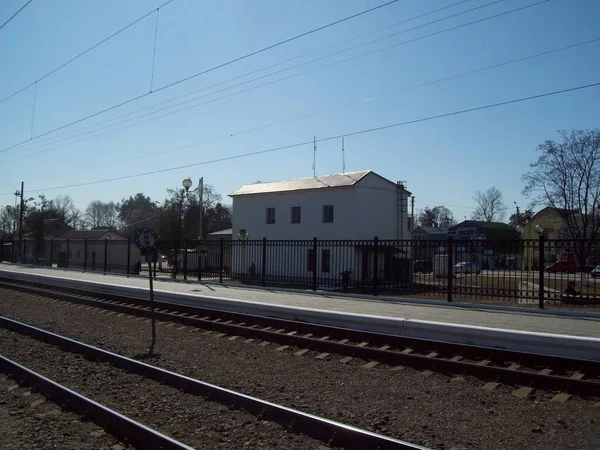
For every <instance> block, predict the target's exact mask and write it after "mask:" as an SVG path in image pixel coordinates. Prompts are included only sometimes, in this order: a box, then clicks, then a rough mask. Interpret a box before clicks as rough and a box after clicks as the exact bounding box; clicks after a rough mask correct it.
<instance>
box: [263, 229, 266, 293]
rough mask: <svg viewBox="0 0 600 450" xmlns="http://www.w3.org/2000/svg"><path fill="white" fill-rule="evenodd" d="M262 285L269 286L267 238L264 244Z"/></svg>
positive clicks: (264, 239)
mask: <svg viewBox="0 0 600 450" xmlns="http://www.w3.org/2000/svg"><path fill="white" fill-rule="evenodd" d="M262 285H263V287H265V286H266V285H267V238H266V237H264V238H263V242H262Z"/></svg>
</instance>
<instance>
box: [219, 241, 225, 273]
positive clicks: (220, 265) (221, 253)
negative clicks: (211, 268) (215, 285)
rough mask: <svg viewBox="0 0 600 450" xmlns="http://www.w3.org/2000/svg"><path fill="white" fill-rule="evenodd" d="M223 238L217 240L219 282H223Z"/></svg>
mask: <svg viewBox="0 0 600 450" xmlns="http://www.w3.org/2000/svg"><path fill="white" fill-rule="evenodd" d="M224 242H225V240H224V239H223V238H221V240H220V241H219V283H221V284H223V245H224Z"/></svg>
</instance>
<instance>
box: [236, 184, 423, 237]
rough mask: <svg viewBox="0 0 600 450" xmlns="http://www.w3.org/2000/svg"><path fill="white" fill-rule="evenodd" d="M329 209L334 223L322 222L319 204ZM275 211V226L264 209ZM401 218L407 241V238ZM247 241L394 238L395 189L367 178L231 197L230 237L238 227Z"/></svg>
mask: <svg viewBox="0 0 600 450" xmlns="http://www.w3.org/2000/svg"><path fill="white" fill-rule="evenodd" d="M324 205H333V207H334V220H333V223H323V206H324ZM293 206H299V207H300V208H301V223H299V224H292V223H291V218H292V207H293ZM269 207H274V208H275V223H274V224H267V223H266V209H267V208H269ZM407 222H408V221H407V217H404V224H405V230H406V231H405V236H404V237H405V239H411V235H410V233H409V232H408V227H407V225H408V223H407ZM242 228H244V229H246V230H247V231H248V232H249V233H250V239H252V240H255V239H262V238H263V237H266V238H267V239H268V240H274V239H282V240H287V239H290V240H306V239H312V238H313V237H317V238H318V239H319V240H333V239H349V240H361V239H365V240H372V239H373V238H374V237H375V236H377V237H379V239H398V223H397V188H396V186H395V185H394V184H392V183H389V182H387V181H386V180H384V179H382V178H380V177H378V176H377V175H375V174H369V175H367V176H366V177H364V178H363V179H362V180H361V181H360V182H358V183H357V184H356V185H355V186H351V187H343V188H332V189H322V190H319V189H313V190H307V191H298V192H282V193H272V194H260V195H243V196H236V197H233V239H236V236H237V234H238V232H239V230H240V229H242Z"/></svg>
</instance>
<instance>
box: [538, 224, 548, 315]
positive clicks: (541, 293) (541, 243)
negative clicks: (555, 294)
mask: <svg viewBox="0 0 600 450" xmlns="http://www.w3.org/2000/svg"><path fill="white" fill-rule="evenodd" d="M545 240H546V239H545V238H544V235H543V234H540V239H539V246H540V261H539V265H540V268H539V271H540V277H539V292H538V294H539V307H540V309H544V243H545Z"/></svg>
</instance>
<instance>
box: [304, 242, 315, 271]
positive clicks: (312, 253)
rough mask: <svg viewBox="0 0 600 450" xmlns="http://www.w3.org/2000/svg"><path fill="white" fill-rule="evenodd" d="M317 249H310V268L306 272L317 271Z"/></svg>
mask: <svg viewBox="0 0 600 450" xmlns="http://www.w3.org/2000/svg"><path fill="white" fill-rule="evenodd" d="M315 256H316V255H315V249H314V248H310V249H308V266H307V268H306V270H308V271H309V272H314V270H315V266H316V263H317V259H316V258H315Z"/></svg>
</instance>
